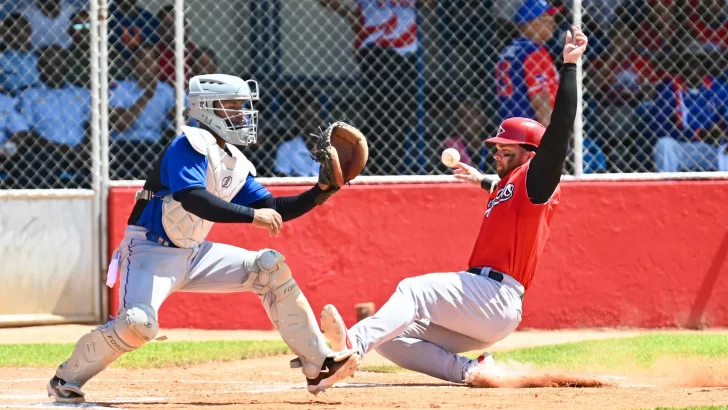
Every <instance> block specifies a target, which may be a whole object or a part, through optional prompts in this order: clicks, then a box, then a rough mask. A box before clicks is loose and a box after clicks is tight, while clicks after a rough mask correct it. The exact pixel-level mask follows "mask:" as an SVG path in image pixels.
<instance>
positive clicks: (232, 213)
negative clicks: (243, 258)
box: [173, 187, 255, 223]
mask: <svg viewBox="0 0 728 410" xmlns="http://www.w3.org/2000/svg"><path fill="white" fill-rule="evenodd" d="M173 196H174V199H175V200H177V201H179V202H180V203H181V204H182V207H183V208H184V209H185V211H187V212H190V213H193V214H195V215H197V216H199V217H200V218H202V219H205V220H207V221H210V222H222V223H226V222H227V223H235V222H237V223H251V222H253V216H254V213H255V211H254V210H253V209H252V208H248V207H245V206H241V205H238V204H234V203H232V202H227V201H225V200H223V199H220V198H218V197H216V196H215V195H213V194H211V193H209V192H207V190H206V189H205V188H200V187H193V188H189V189H186V190H183V191H180V192H177V193H175V194H174V195H173Z"/></svg>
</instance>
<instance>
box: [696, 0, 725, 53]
mask: <svg viewBox="0 0 728 410" xmlns="http://www.w3.org/2000/svg"><path fill="white" fill-rule="evenodd" d="M692 4H693V7H692V8H693V12H692V14H691V16H690V20H689V22H688V23H687V24H688V28H689V29H690V30H691V31H692V34H693V36H694V37H695V39H696V40H698V42H699V43H700V44H701V45H702V46H703V49H704V50H706V51H713V50H715V51H721V52H722V51H726V50H728V14H727V13H726V12H725V0H701V1H699V2H695V1H693V2H692Z"/></svg>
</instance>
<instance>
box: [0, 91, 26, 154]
mask: <svg viewBox="0 0 728 410" xmlns="http://www.w3.org/2000/svg"><path fill="white" fill-rule="evenodd" d="M17 106H18V100H17V99H16V98H13V97H11V96H9V95H5V94H0V151H2V148H1V146H2V145H4V144H5V143H6V142H7V141H8V140H9V139H10V138H11V137H12V136H13V135H15V134H17V133H19V132H23V131H28V130H30V127H29V126H28V122H27V121H26V120H25V118H23V116H22V115H21V114H20V113H19V112H18V110H17Z"/></svg>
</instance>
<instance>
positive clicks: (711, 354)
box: [493, 334, 728, 370]
mask: <svg viewBox="0 0 728 410" xmlns="http://www.w3.org/2000/svg"><path fill="white" fill-rule="evenodd" d="M493 356H494V357H495V359H496V360H512V361H516V362H520V363H530V364H533V365H535V366H558V367H560V368H565V369H572V370H578V369H587V368H588V369H592V370H595V369H601V370H611V369H619V368H624V367H635V366H636V367H642V368H649V367H650V366H651V365H653V364H654V363H655V361H656V360H658V359H661V358H723V359H728V335H724V334H651V335H643V336H636V337H630V338H623V339H606V340H592V341H587V342H577V343H567V344H561V345H551V346H542V347H533V348H528V349H517V350H511V351H506V352H501V353H495V354H494V355H493Z"/></svg>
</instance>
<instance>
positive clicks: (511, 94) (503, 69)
mask: <svg viewBox="0 0 728 410" xmlns="http://www.w3.org/2000/svg"><path fill="white" fill-rule="evenodd" d="M496 80H497V90H498V102H499V105H498V114H499V115H500V119H501V121H503V120H505V119H507V118H510V117H524V118H531V119H534V117H535V112H534V110H533V107H532V105H531V99H532V98H533V97H534V96H536V95H537V94H540V93H541V92H543V91H546V92H548V93H549V97H550V103H551V106H552V107H553V105H554V101H555V100H556V91H557V90H558V88H559V73H558V71H556V65H555V64H554V61H553V59H552V58H551V55H550V54H549V52H548V50H546V48H545V47H544V46H541V45H539V44H536V43H534V42H533V41H531V40H528V39H526V38H516V39H515V40H513V42H512V43H511V44H510V45H508V47H506V48H505V49H504V50H503V52H502V53H501V57H500V59H499V60H498V65H497V67H496Z"/></svg>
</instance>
